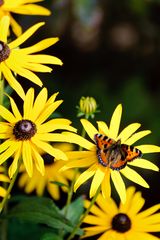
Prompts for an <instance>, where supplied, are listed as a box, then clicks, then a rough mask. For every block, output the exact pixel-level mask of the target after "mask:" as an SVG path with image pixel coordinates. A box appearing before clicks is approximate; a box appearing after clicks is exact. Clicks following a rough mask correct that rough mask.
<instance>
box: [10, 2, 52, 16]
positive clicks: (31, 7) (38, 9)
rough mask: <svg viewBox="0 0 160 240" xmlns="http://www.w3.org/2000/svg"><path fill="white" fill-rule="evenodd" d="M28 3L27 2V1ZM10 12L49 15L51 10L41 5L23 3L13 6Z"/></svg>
mask: <svg viewBox="0 0 160 240" xmlns="http://www.w3.org/2000/svg"><path fill="white" fill-rule="evenodd" d="M27 3H28V2H27ZM12 12H14V13H16V14H26V15H46V16H49V15H50V14H51V12H50V11H49V10H48V9H47V8H44V7H42V6H39V5H36V4H25V5H21V6H19V7H16V8H13V10H12Z"/></svg>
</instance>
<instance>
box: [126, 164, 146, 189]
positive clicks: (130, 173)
mask: <svg viewBox="0 0 160 240" xmlns="http://www.w3.org/2000/svg"><path fill="white" fill-rule="evenodd" d="M121 173H122V174H123V175H124V176H125V177H126V178H128V179H129V180H131V181H132V182H135V183H137V184H139V185H141V186H143V187H145V188H149V185H148V183H147V182H146V181H145V180H144V179H143V178H142V177H141V176H140V175H139V174H138V173H137V172H136V171H134V170H133V169H131V168H129V167H128V166H126V167H125V168H124V169H122V170H121Z"/></svg>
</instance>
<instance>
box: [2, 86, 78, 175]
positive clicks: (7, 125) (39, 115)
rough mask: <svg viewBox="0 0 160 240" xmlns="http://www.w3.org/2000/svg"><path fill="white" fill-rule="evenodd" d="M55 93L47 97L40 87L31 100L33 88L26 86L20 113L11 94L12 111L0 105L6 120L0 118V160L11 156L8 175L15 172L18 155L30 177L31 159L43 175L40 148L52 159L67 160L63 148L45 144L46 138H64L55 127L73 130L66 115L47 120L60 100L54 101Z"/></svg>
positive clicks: (44, 89)
mask: <svg viewBox="0 0 160 240" xmlns="http://www.w3.org/2000/svg"><path fill="white" fill-rule="evenodd" d="M57 94H58V93H55V94H53V95H52V96H51V97H50V98H49V99H48V100H47V98H48V93H47V89H46V88H43V89H42V90H41V91H40V93H39V94H38V96H37V98H36V99H35V100H34V89H33V88H30V89H29V90H28V92H27V94H26V96H25V99H24V103H23V114H22V115H21V113H20V112H19V110H18V107H17V106H16V103H15V102H14V100H13V99H12V98H11V97H10V104H11V108H12V112H13V113H12V112H10V111H9V110H8V109H6V108H5V107H4V106H2V105H0V116H1V117H2V118H3V119H5V120H6V122H0V139H5V141H4V142H3V143H2V144H1V145H0V164H2V163H3V162H5V161H6V160H7V159H8V158H9V157H11V156H13V162H12V164H11V165H10V167H9V176H10V177H12V176H13V174H14V173H15V171H16V169H17V164H18V160H19V159H20V158H21V157H22V159H23V163H24V166H25V168H26V170H27V172H28V174H29V176H30V177H31V176H32V173H33V161H34V163H35V166H36V168H37V170H38V171H39V172H40V173H41V174H42V175H44V172H45V170H44V161H43V158H42V157H41V155H40V153H39V152H40V150H43V151H44V152H46V153H49V154H50V155H51V156H53V157H55V158H56V159H61V160H67V156H66V155H65V153H64V152H63V151H61V150H60V149H58V148H54V147H52V146H51V145H50V144H49V142H64V141H65V136H63V135H62V134H60V133H53V131H55V130H61V129H64V130H69V131H76V130H75V128H73V127H71V126H70V123H71V122H70V121H69V120H67V119H64V118H55V119H51V120H48V121H47V118H48V117H49V116H50V115H51V114H52V113H53V112H54V111H55V110H56V109H57V108H58V106H59V105H60V104H61V103H62V100H57V101H55V98H56V96H57Z"/></svg>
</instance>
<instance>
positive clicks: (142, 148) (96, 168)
mask: <svg viewBox="0 0 160 240" xmlns="http://www.w3.org/2000/svg"><path fill="white" fill-rule="evenodd" d="M121 115H122V105H121V104H120V105H118V106H117V108H116V109H115V111H114V113H113V115H112V118H111V122H110V126H109V127H108V126H107V124H106V123H105V122H103V121H98V122H97V124H98V129H96V128H95V127H94V126H93V125H92V124H91V123H90V122H89V121H88V120H86V119H82V120H81V123H82V125H83V127H84V129H85V131H86V133H87V134H88V136H89V137H90V139H91V140H92V142H90V141H88V140H87V139H84V138H82V137H80V136H78V135H75V134H72V140H73V141H74V142H75V143H76V142H77V143H78V144H79V145H81V146H82V147H83V148H85V149H86V151H73V152H70V153H67V156H68V159H69V161H68V163H67V164H66V165H65V166H64V167H63V168H62V170H66V169H69V168H75V167H78V168H86V167H87V168H88V169H87V170H85V171H84V172H83V173H82V174H81V175H80V176H79V178H78V179H77V181H76V183H75V185H74V190H75V191H76V190H77V189H78V188H79V187H80V186H81V185H82V184H83V183H84V182H86V181H87V180H88V179H89V178H91V177H93V180H92V183H91V187H90V197H93V196H94V195H95V193H96V191H97V189H98V188H99V186H100V185H101V189H102V194H103V196H105V197H109V196H110V195H111V185H110V179H111V180H112V182H113V184H114V186H115V188H116V190H117V192H118V194H119V196H120V198H121V201H122V202H125V199H126V189H125V184H124V180H123V178H122V176H124V177H126V178H128V179H129V180H131V181H133V182H135V183H137V184H140V185H141V186H143V187H146V188H148V187H149V185H148V184H147V182H146V181H145V180H144V179H143V178H142V177H141V176H140V175H139V174H138V173H137V171H135V170H133V169H132V168H130V166H135V167H140V168H146V169H151V170H154V171H158V167H157V166H156V165H154V164H153V163H151V162H150V161H148V160H146V159H145V158H137V159H134V160H133V161H127V165H123V168H114V170H113V169H112V168H111V165H110V164H107V161H110V162H111V163H112V160H113V159H114V161H115V162H117V165H118V164H119V165H120V164H121V163H122V162H123V161H124V160H126V155H125V154H126V153H125V152H124V151H123V149H121V144H127V145H128V146H130V145H132V144H133V143H135V142H136V141H137V140H139V139H141V138H142V137H144V136H146V135H148V134H149V133H150V131H149V130H146V131H140V132H137V133H136V130H137V129H138V128H139V127H140V124H139V123H132V124H130V125H128V126H127V127H126V128H125V129H124V130H123V131H122V132H121V133H120V134H118V132H119V127H120V122H121ZM97 134H99V135H97ZM95 136H99V137H100V138H101V136H104V139H105V141H106V142H105V144H107V145H108V144H111V141H113V142H114V145H113V146H115V147H117V150H114V147H113V146H112V147H111V148H110V150H109V151H111V152H110V156H109V157H108V155H107V153H108V150H106V146H104V144H103V142H100V143H101V145H102V149H100V146H99V149H98V150H97V143H96V141H95ZM107 139H108V141H109V142H107ZM100 141H101V139H100ZM119 142H121V144H120V143H119ZM111 145H112V144H111ZM123 147H124V146H123ZM135 147H136V149H135V148H133V146H132V147H129V150H130V151H131V150H132V151H133V152H134V153H141V152H142V153H143V156H144V155H145V154H146V153H154V152H160V147H158V146H155V145H138V146H135ZM101 154H102V156H101ZM129 154H130V153H129ZM140 155H141V154H140ZM102 158H103V160H104V158H105V161H106V162H104V161H102ZM124 162H125V161H124Z"/></svg>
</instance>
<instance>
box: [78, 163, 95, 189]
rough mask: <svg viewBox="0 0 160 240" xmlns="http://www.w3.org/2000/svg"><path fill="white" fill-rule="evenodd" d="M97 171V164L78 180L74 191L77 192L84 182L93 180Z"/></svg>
mask: <svg viewBox="0 0 160 240" xmlns="http://www.w3.org/2000/svg"><path fill="white" fill-rule="evenodd" d="M96 169H97V164H94V165H93V166H91V167H90V168H88V169H87V170H86V171H85V172H83V173H82V174H81V175H80V176H79V177H78V179H77V181H76V182H75V184H74V191H76V190H77V189H78V188H79V187H80V186H81V185H82V184H83V183H84V182H86V181H87V180H88V179H89V178H91V177H92V176H93V175H94V174H95V172H96Z"/></svg>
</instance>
